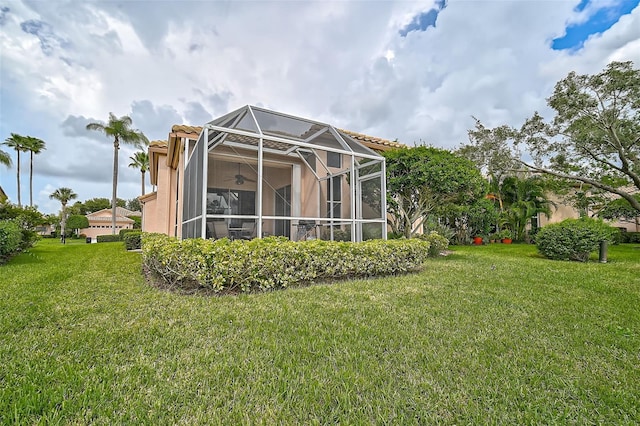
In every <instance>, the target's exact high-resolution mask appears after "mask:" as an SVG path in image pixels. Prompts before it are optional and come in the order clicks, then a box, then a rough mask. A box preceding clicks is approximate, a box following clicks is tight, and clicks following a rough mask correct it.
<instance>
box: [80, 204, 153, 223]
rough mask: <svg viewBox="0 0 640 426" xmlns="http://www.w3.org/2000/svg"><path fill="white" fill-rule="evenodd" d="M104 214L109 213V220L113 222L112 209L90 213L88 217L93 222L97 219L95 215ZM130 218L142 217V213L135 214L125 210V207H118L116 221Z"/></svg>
mask: <svg viewBox="0 0 640 426" xmlns="http://www.w3.org/2000/svg"><path fill="white" fill-rule="evenodd" d="M103 212H108V213H109V216H108V219H109V220H111V207H109V208H108V209H102V210H98V211H97V212H93V213H89V214H87V216H91V220H93V219H96V218H95V217H94V216H95V215H97V214H98V213H103ZM128 216H142V213H140V212H134V211H131V210H129V209H125V208H124V207H116V219H117V218H118V217H123V218H126V217H128Z"/></svg>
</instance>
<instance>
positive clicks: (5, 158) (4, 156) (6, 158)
mask: <svg viewBox="0 0 640 426" xmlns="http://www.w3.org/2000/svg"><path fill="white" fill-rule="evenodd" d="M0 164H2V165H3V166H7V167H11V156H10V155H9V153H8V152H5V151H3V150H1V149H0Z"/></svg>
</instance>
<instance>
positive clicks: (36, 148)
mask: <svg viewBox="0 0 640 426" xmlns="http://www.w3.org/2000/svg"><path fill="white" fill-rule="evenodd" d="M23 142H24V147H25V151H29V154H30V162H29V206H31V207H33V155H34V154H36V155H37V154H40V153H41V152H42V151H44V150H45V149H46V148H45V147H44V146H45V143H44V141H43V140H41V139H38V138H34V137H33V136H25V137H24V140H23Z"/></svg>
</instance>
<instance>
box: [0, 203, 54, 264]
mask: <svg viewBox="0 0 640 426" xmlns="http://www.w3.org/2000/svg"><path fill="white" fill-rule="evenodd" d="M48 223H49V220H48V218H46V217H44V216H43V215H42V213H40V212H39V211H38V210H37V209H36V208H35V207H20V206H17V205H14V204H11V203H0V228H2V230H0V234H3V235H0V240H3V239H5V240H3V241H0V245H3V244H5V247H4V248H0V252H2V256H0V257H4V258H6V257H8V256H11V255H12V254H14V253H15V252H17V251H20V250H24V249H26V248H29V247H31V246H32V245H33V243H34V242H35V241H36V240H37V239H38V236H37V234H36V232H35V228H36V227H37V226H39V225H44V224H48ZM15 229H19V230H20V235H19V236H17V235H16V234H15V233H14V232H13V231H12V230H15ZM9 234H11V235H9ZM16 238H18V239H19V241H17V240H16ZM9 239H11V241H12V242H9Z"/></svg>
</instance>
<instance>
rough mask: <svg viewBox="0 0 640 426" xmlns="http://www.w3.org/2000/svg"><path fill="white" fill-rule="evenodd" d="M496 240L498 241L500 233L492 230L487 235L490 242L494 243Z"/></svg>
mask: <svg viewBox="0 0 640 426" xmlns="http://www.w3.org/2000/svg"><path fill="white" fill-rule="evenodd" d="M498 241H500V234H499V233H498V232H494V233H493V234H491V235H489V242H490V243H496V242H498Z"/></svg>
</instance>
